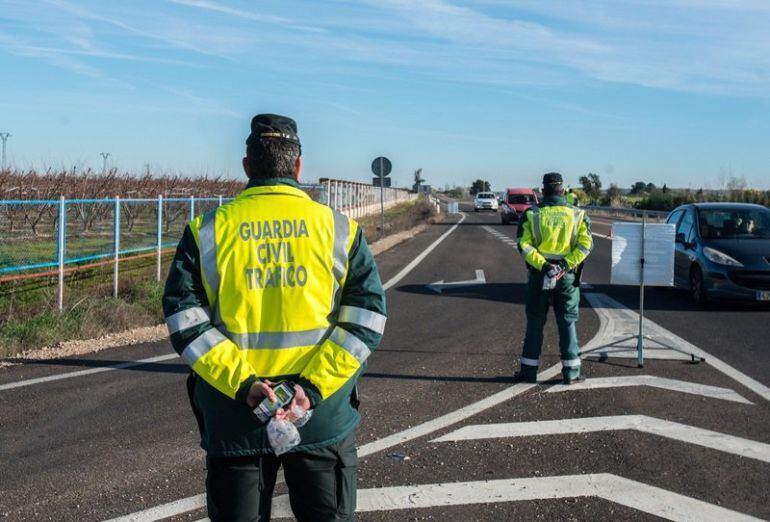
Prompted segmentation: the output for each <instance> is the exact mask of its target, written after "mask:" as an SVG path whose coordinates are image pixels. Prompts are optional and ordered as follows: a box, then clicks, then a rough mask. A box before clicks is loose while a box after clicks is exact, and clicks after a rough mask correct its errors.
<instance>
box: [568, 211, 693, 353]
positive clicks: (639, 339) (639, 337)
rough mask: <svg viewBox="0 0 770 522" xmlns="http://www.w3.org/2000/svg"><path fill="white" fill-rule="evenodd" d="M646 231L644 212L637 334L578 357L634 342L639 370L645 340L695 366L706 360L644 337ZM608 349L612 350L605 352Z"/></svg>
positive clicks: (616, 350) (617, 348)
mask: <svg viewBox="0 0 770 522" xmlns="http://www.w3.org/2000/svg"><path fill="white" fill-rule="evenodd" d="M646 230H647V213H646V212H644V213H643V214H642V250H641V257H640V259H639V270H640V271H641V273H640V277H639V332H638V333H636V334H635V335H630V336H628V337H624V338H622V339H618V340H617V341H613V342H611V343H609V344H604V345H602V346H597V347H596V348H591V349H590V350H587V351H584V352H582V351H581V352H578V355H580V356H581V357H582V356H583V355H585V354H587V353H591V352H596V351H599V350H604V351H605V353H607V352H613V351H614V352H624V351H627V350H628V348H629V347H628V346H621V345H622V344H623V343H626V342H628V341H632V340H636V363H637V366H638V367H639V368H644V340H645V339H647V340H648V341H652V342H654V343H656V344H658V345H660V347H661V348H664V349H667V350H673V351H675V352H679V353H681V354H684V355H689V356H690V358H691V360H692V362H693V363H695V364H697V363H699V362H705V361H706V359H705V358H703V357H700V356H698V355H695V354H694V353H692V352H687V351H685V350H682V349H679V348H675V347H673V346H671V345H669V344H666V343H664V342H662V341H659V340H658V339H655V338H653V337H651V336H649V335H645V333H644V243H645V237H646ZM608 348H612V349H613V350H607V349H608Z"/></svg>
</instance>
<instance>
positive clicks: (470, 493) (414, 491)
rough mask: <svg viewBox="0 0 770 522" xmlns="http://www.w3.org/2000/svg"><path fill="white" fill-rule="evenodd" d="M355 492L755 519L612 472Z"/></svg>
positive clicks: (281, 504) (286, 509) (394, 499)
mask: <svg viewBox="0 0 770 522" xmlns="http://www.w3.org/2000/svg"><path fill="white" fill-rule="evenodd" d="M357 496H358V499H357V509H356V511H357V512H358V513H362V512H369V511H390V510H398V509H424V508H430V507H437V506H462V505H471V504H493V503H499V502H521V501H527V500H529V501H531V500H543V499H560V498H588V497H593V498H601V499H605V500H608V501H610V502H614V503H616V504H620V505H623V506H626V507H629V508H632V509H636V510H639V511H642V512H644V513H648V514H650V515H654V516H657V517H661V518H665V519H668V520H675V521H679V522H685V521H686V522H695V521H698V522H724V521H725V520H730V521H744V520H760V519H758V518H754V517H751V516H749V515H745V514H743V513H738V512H736V511H732V510H730V509H726V508H723V507H720V506H715V505H714V504H709V503H708V502H703V501H702V500H697V499H694V498H691V497H687V496H684V495H680V494H679V493H674V492H673V491H668V490H666V489H661V488H658V487H655V486H650V485H649V484H644V483H642V482H637V481H635V480H630V479H627V478H624V477H620V476H618V475H613V474H611V473H597V474H589V475H565V476H556V477H533V478H518V479H501V480H482V481H474V482H451V483H444V484H418V485H413V486H395V487H386V488H376V489H364V490H359V491H358V494H357ZM273 516H274V517H276V518H291V517H292V514H291V508H290V506H289V498H288V495H282V496H280V497H277V498H276V499H275V500H274V501H273Z"/></svg>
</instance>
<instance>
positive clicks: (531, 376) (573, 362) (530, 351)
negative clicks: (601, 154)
mask: <svg viewBox="0 0 770 522" xmlns="http://www.w3.org/2000/svg"><path fill="white" fill-rule="evenodd" d="M517 235H518V249H519V252H521V254H522V256H524V260H525V262H526V264H527V268H528V270H529V280H528V282H527V290H526V313H527V331H526V334H525V336H524V349H523V353H522V356H521V367H520V369H519V371H518V372H516V374H515V375H514V380H516V381H524V382H537V369H538V365H539V364H540V352H541V350H542V345H543V327H544V326H545V321H546V317H547V314H548V308H549V304H550V302H551V301H553V308H554V313H555V315H556V325H557V327H558V329H559V349H560V351H561V364H562V375H563V376H564V382H565V384H571V383H573V382H576V381H579V380H582V379H583V377H582V374H581V372H580V357H579V355H578V343H577V332H576V330H575V323H576V322H577V320H578V309H579V305H580V289H579V285H580V270H581V269H582V263H583V262H584V261H585V259H586V257H588V254H590V253H591V249H592V248H593V239H592V237H591V221H590V220H589V218H588V216H586V214H585V211H583V210H580V209H579V208H577V207H575V206H573V205H570V204H568V203H567V202H566V200H565V199H564V188H563V187H562V177H561V174H559V173H557V172H550V173H548V174H546V175H545V176H543V200H542V201H541V202H540V203H539V204H538V205H536V206H533V207H531V208H530V209H528V210H527V211H526V212H525V213H524V214H523V215H522V217H521V219H520V221H519V228H518V231H517ZM544 283H545V284H544Z"/></svg>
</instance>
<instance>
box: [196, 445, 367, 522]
mask: <svg viewBox="0 0 770 522" xmlns="http://www.w3.org/2000/svg"><path fill="white" fill-rule="evenodd" d="M206 465H207V468H208V476H207V477H206V497H207V504H208V514H209V518H210V519H211V520H212V522H224V521H227V522H241V521H243V522H247V521H248V522H252V521H259V522H267V521H269V520H270V507H271V503H272V498H273V490H274V489H275V482H276V476H277V474H278V469H279V468H280V467H281V466H283V473H284V477H285V478H286V485H287V486H288V488H289V502H290V503H291V510H292V511H293V512H294V516H295V517H296V519H297V520H298V521H299V522H326V521H335V522H337V521H339V522H343V521H350V520H353V519H354V514H355V511H356V475H357V470H358V453H357V451H356V442H355V432H354V433H351V434H350V435H349V436H348V437H347V438H345V439H344V440H342V441H340V442H339V443H337V444H334V445H332V446H327V447H325V448H320V449H316V450H311V451H307V452H303V453H286V454H284V455H281V456H280V457H276V456H274V455H267V456H263V457H207V458H206Z"/></svg>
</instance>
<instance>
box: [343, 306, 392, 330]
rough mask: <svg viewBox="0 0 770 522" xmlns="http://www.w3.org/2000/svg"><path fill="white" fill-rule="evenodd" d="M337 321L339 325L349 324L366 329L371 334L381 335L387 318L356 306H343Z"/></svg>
mask: <svg viewBox="0 0 770 522" xmlns="http://www.w3.org/2000/svg"><path fill="white" fill-rule="evenodd" d="M337 320H338V321H339V322H341V323H351V324H355V325H358V326H363V327H364V328H368V329H369V330H372V331H373V332H377V333H378V334H382V333H383V332H384V331H385V322H386V321H387V317H385V316H384V315H382V314H378V313H377V312H372V311H371V310H367V309H365V308H358V307H356V306H343V307H341V308H340V313H339V316H338V318H337Z"/></svg>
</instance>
